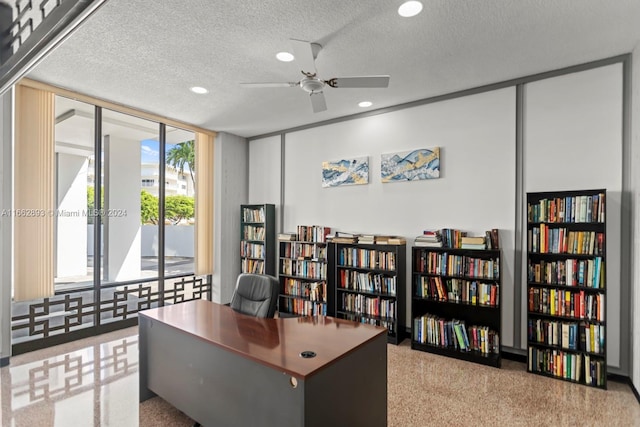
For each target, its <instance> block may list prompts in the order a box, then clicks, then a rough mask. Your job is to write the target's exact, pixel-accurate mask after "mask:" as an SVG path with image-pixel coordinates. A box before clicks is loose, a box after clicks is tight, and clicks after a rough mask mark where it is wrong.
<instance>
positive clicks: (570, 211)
mask: <svg viewBox="0 0 640 427" xmlns="http://www.w3.org/2000/svg"><path fill="white" fill-rule="evenodd" d="M605 200H606V190H604V189H596V190H581V191H558V192H541V193H528V194H527V261H528V262H527V263H528V267H527V295H528V301H527V308H528V310H527V331H528V332H527V339H528V341H527V362H528V363H527V371H528V372H531V373H534V374H538V375H542V376H546V377H550V378H556V379H560V380H563V381H568V382H573V383H577V384H583V385H588V386H592V387H597V388H603V389H606V388H607V358H606V354H607V352H606V339H605V338H606V337H605V335H606V316H605V307H606V305H605V296H606V274H605V271H606V268H605V264H606V240H607V239H606V237H605V236H606V222H605V217H606V205H605ZM572 252H573V253H572ZM550 282H558V283H550ZM559 344H560V345H559ZM593 350H595V351H593Z"/></svg>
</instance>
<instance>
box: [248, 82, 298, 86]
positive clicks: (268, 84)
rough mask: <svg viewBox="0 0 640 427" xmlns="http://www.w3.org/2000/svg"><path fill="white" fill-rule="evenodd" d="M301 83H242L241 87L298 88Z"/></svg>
mask: <svg viewBox="0 0 640 427" xmlns="http://www.w3.org/2000/svg"><path fill="white" fill-rule="evenodd" d="M299 85H300V82H288V83H240V86H245V87H296V86H299Z"/></svg>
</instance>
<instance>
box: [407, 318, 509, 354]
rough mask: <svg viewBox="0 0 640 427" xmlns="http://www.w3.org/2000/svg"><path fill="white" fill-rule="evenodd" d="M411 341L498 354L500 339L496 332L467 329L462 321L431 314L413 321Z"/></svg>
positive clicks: (470, 327) (473, 327) (483, 327)
mask: <svg viewBox="0 0 640 427" xmlns="http://www.w3.org/2000/svg"><path fill="white" fill-rule="evenodd" d="M413 340H414V341H416V342H418V343H421V344H429V345H433V346H438V347H445V348H453V349H456V350H459V351H479V352H481V353H483V354H491V353H496V354H498V353H500V337H499V335H498V333H497V332H496V331H493V330H491V329H489V328H488V327H486V326H469V327H467V326H466V325H465V322H464V321H462V320H456V319H451V320H447V319H443V318H440V317H438V316H435V315H432V314H425V315H423V316H420V317H416V318H415V319H413Z"/></svg>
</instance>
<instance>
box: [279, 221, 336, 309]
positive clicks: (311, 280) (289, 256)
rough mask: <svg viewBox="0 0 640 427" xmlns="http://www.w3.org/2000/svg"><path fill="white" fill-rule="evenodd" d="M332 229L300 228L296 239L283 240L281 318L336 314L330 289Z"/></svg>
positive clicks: (280, 265)
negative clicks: (330, 233) (328, 245)
mask: <svg viewBox="0 0 640 427" xmlns="http://www.w3.org/2000/svg"><path fill="white" fill-rule="evenodd" d="M329 232H330V228H328V227H321V226H298V227H297V233H296V235H295V238H296V240H280V241H279V242H278V245H279V260H278V280H279V281H280V296H279V298H278V313H279V316H281V317H292V316H316V315H320V316H326V315H327V314H328V313H332V311H333V298H332V295H333V293H332V292H330V291H329V290H328V280H327V268H328V260H327V242H326V240H325V237H326V235H327V234H329Z"/></svg>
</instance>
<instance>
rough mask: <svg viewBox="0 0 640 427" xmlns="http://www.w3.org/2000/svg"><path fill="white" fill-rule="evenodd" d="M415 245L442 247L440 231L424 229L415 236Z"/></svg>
mask: <svg viewBox="0 0 640 427" xmlns="http://www.w3.org/2000/svg"><path fill="white" fill-rule="evenodd" d="M414 244H415V246H425V247H430V248H441V247H442V235H441V234H440V231H438V230H435V231H431V230H425V231H424V232H423V234H421V235H420V236H417V237H416V239H415V242H414Z"/></svg>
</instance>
